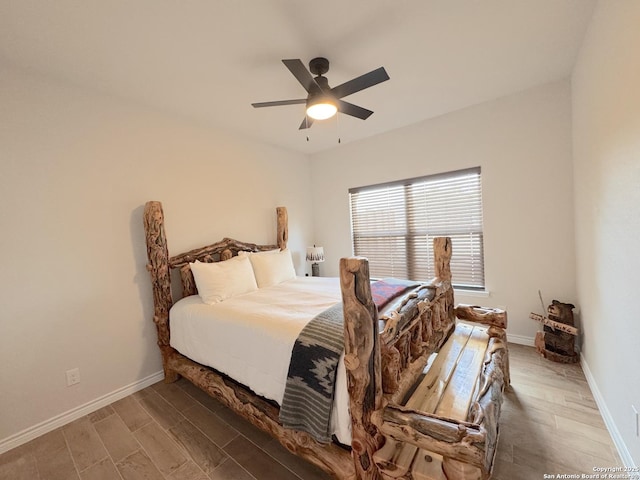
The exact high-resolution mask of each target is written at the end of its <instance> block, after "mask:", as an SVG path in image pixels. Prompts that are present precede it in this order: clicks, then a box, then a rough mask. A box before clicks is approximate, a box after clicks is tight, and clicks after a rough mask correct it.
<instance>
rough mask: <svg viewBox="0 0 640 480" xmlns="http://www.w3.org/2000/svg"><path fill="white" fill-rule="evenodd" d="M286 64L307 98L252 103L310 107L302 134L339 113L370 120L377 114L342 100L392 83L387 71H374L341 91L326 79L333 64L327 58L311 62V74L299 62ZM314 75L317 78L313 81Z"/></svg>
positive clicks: (353, 81) (301, 126) (266, 105)
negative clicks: (373, 87)
mask: <svg viewBox="0 0 640 480" xmlns="http://www.w3.org/2000/svg"><path fill="white" fill-rule="evenodd" d="M282 63H284V64H285V66H286V67H287V68H288V69H289V70H290V71H291V73H293V76H294V77H296V78H297V79H298V81H299V82H300V83H301V84H302V86H303V87H304V89H305V90H306V91H307V93H308V96H307V98H299V99H296V100H279V101H275V102H260V103H252V104H251V105H253V106H254V107H255V108H261V107H276V106H280V105H298V104H303V103H304V104H306V106H307V114H306V115H305V118H304V120H302V123H301V124H300V128H299V129H300V130H302V129H305V128H309V127H310V126H311V125H312V124H313V121H314V120H324V119H327V118H330V117H332V116H333V115H335V114H336V112H340V113H345V114H347V115H351V116H352V117H356V118H360V119H362V120H366V119H367V118H369V116H370V115H371V114H372V113H373V112H372V111H371V110H367V109H366V108H362V107H359V106H357V105H354V104H353V103H349V102H345V101H344V100H341V99H342V97H346V96H347V95H351V94H353V93H356V92H359V91H360V90H364V89H365V88H369V87H372V86H374V85H377V84H378V83H381V82H384V81H386V80H389V75H387V72H386V70H385V69H384V67H380V68H377V69H375V70H372V71H371V72H369V73H365V74H364V75H360V76H359V77H356V78H354V79H353V80H349V81H348V82H345V83H343V84H341V85H338V86H337V87H333V88H331V87H329V81H328V80H327V77H323V75H324V74H325V73H327V72H328V71H329V60H327V59H326V58H323V57H317V58H314V59H313V60H311V61H310V62H309V70H307V69H306V68H305V66H304V64H303V63H302V61H300V60H299V59H292V60H282ZM311 74H313V75H316V76H315V77H313V76H312V75H311Z"/></svg>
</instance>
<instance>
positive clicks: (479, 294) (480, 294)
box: [453, 288, 491, 298]
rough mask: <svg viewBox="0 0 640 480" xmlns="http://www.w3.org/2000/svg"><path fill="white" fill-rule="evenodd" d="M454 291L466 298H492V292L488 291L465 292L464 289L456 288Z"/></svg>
mask: <svg viewBox="0 0 640 480" xmlns="http://www.w3.org/2000/svg"><path fill="white" fill-rule="evenodd" d="M453 291H454V292H455V293H457V294H458V295H464V296H465V297H479V298H489V297H490V296H491V292H490V291H488V290H465V289H464V288H454V289H453Z"/></svg>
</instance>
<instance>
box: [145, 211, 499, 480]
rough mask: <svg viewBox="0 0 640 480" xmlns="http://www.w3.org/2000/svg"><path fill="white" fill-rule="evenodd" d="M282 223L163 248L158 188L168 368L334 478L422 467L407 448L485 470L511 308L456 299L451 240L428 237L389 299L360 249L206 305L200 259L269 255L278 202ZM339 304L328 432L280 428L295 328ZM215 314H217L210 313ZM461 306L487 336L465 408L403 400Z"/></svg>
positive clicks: (150, 218) (157, 311)
mask: <svg viewBox="0 0 640 480" xmlns="http://www.w3.org/2000/svg"><path fill="white" fill-rule="evenodd" d="M276 223H277V239H276V242H275V243H274V244H272V245H258V244H253V243H249V242H243V241H238V240H234V239H230V238H224V239H223V240H221V241H219V242H217V243H214V244H211V245H208V246H205V247H202V248H199V249H195V250H191V251H189V252H186V253H182V254H179V255H174V256H171V257H170V256H169V252H168V247H167V240H166V235H165V229H164V214H163V211H162V205H161V203H160V202H155V201H154V202H148V203H147V204H146V205H145V211H144V227H145V233H146V241H147V253H148V259H149V263H148V265H147V268H148V270H149V272H150V274H151V280H152V287H153V297H154V318H153V321H154V323H155V324H156V327H157V332H158V346H159V348H160V350H161V353H162V359H163V368H164V373H165V381H166V382H173V381H176V380H177V379H178V378H179V377H180V376H182V377H185V378H186V379H188V380H189V381H191V382H192V383H193V384H194V385H196V386H198V387H199V388H201V389H202V390H204V391H205V392H207V393H208V394H210V395H212V396H214V397H216V398H218V399H219V400H220V401H221V402H222V403H223V404H225V405H226V406H228V407H229V408H231V409H233V410H234V411H236V412H237V413H238V414H240V415H241V416H243V417H244V418H246V419H247V420H249V421H250V422H251V423H253V424H254V425H256V426H257V427H259V428H261V429H262V430H264V431H266V432H268V433H270V434H271V435H273V436H274V437H275V438H277V439H278V440H279V441H280V443H281V444H282V445H284V446H285V447H286V448H287V449H288V450H289V451H291V452H293V453H295V454H296V455H299V456H301V457H303V458H305V459H306V460H308V461H310V462H312V463H314V464H315V465H317V466H319V467H320V468H322V469H324V470H325V471H327V472H329V473H330V474H332V475H333V476H334V477H336V478H339V479H349V480H356V479H362V480H363V479H378V478H421V477H420V475H421V473H420V472H421V471H423V470H424V469H425V467H418V466H415V467H414V466H413V464H414V463H416V462H415V459H416V458H418V457H420V458H423V459H424V458H425V457H424V455H420V454H416V453H415V451H414V450H411V452H410V451H409V450H410V448H415V449H417V451H418V452H423V451H429V452H431V454H433V455H434V456H435V457H437V458H438V459H440V460H439V462H440V463H441V464H442V467H438V471H439V472H440V473H439V474H438V475H441V476H440V477H438V476H434V477H431V476H428V474H426V475H427V476H425V477H424V478H442V479H464V480H467V479H472V478H474V479H475V478H478V479H479V478H483V479H484V478H489V476H490V473H491V467H492V463H493V458H494V455H495V448H496V444H497V436H498V420H497V417H498V414H499V409H500V403H501V395H502V390H503V389H504V385H505V384H508V381H509V380H508V357H507V350H506V337H505V328H506V313H505V312H502V311H494V310H486V309H480V308H479V307H475V306H467V307H459V308H456V309H454V305H453V289H452V287H451V273H450V269H449V262H450V257H451V242H450V240H449V239H448V238H436V239H435V240H434V262H435V272H436V278H434V279H433V280H432V281H431V282H429V283H427V284H418V285H409V286H407V287H406V288H404V289H401V291H402V292H403V293H400V294H397V295H396V296H395V297H393V298H391V297H389V298H387V299H385V300H384V302H386V304H385V305H384V306H382V303H381V302H380V300H379V298H377V295H378V290H377V289H376V287H377V285H375V283H374V284H372V282H371V280H370V278H369V271H368V262H367V261H366V259H364V258H358V257H351V258H343V259H341V260H340V278H339V279H324V278H322V279H319V278H300V277H296V278H291V277H287V278H286V280H285V281H281V282H278V283H277V284H276V285H271V284H267V283H263V285H264V287H260V288H257V289H254V290H252V291H250V292H249V293H243V294H242V295H236V296H231V297H229V298H225V299H224V301H217V302H215V303H214V304H213V305H211V304H205V303H203V299H204V298H205V297H206V294H205V293H203V292H198V290H197V288H196V281H195V278H194V272H195V273H196V277H198V275H200V274H199V273H198V271H199V269H201V268H202V267H201V266H199V265H198V263H204V264H211V263H214V262H223V263H221V264H219V265H222V266H224V265H231V263H225V262H227V261H230V262H233V261H236V262H238V263H240V262H244V259H243V257H244V256H251V259H252V261H253V260H255V259H257V258H261V259H262V260H261V261H264V260H265V259H267V258H275V257H268V255H271V254H273V255H275V254H276V253H274V252H279V253H284V252H285V251H287V250H286V249H287V240H288V217H287V211H286V208H284V207H278V208H277V209H276ZM269 261H271V260H269ZM253 265H254V266H255V265H256V264H255V263H254V264H253ZM173 270H175V271H178V272H179V276H180V279H181V283H182V286H181V291H180V292H177V293H176V292H172V287H171V284H172V282H171V272H172V271H173ZM255 272H256V276H258V271H257V270H256V271H255ZM198 278H199V281H200V285H201V289H204V287H202V285H203V283H202V280H201V278H200V277H198ZM232 283H233V282H232ZM258 283H260V282H258ZM381 283H384V282H381ZM382 287H388V284H386V285H382ZM396 293H397V292H396ZM384 302H383V303H384ZM332 306H333V307H332ZM378 306H380V308H378ZM335 307H337V308H338V309H339V312H340V315H339V316H340V323H339V330H340V335H341V337H340V338H341V342H343V343H344V344H343V345H340V350H341V353H340V354H339V361H338V360H336V362H338V363H337V367H336V368H337V370H336V374H335V395H333V396H332V406H331V415H330V427H329V428H330V430H329V435H330V436H331V439H332V441H326V439H323V438H320V439H318V437H317V436H316V435H314V434H313V432H312V430H308V429H307V430H306V429H305V428H287V427H286V426H284V425H283V421H284V423H286V421H287V420H288V419H287V416H286V415H281V414H283V413H285V412H284V410H285V409H286V408H287V407H286V406H283V396H286V395H288V393H286V392H287V391H288V390H287V389H288V388H289V386H288V382H289V381H290V380H291V377H292V375H291V370H292V369H293V367H294V364H295V362H293V361H291V364H290V365H287V364H288V363H289V360H290V358H291V351H292V348H293V350H294V353H295V349H296V348H297V347H298V342H299V341H300V340H299V336H300V335H301V331H305V330H306V329H307V328H308V327H307V325H310V324H311V323H312V322H311V319H313V321H315V319H316V318H315V317H316V316H317V317H321V316H322V315H324V314H325V313H326V312H327V311H332V308H333V310H335V309H336V308H335ZM212 312H213V313H212ZM293 312H295V315H294V314H293ZM212 314H213V315H214V316H215V317H216V321H211V320H210V318H211V317H210V316H211V315H212ZM332 315H334V316H335V312H334V313H333V314H332ZM456 315H457V316H459V317H464V318H465V319H466V320H470V321H472V322H476V323H480V324H483V325H484V327H483V328H484V330H482V331H481V332H480V333H479V335H481V336H482V338H483V339H485V340H484V347H483V349H482V350H481V351H480V350H478V352H480V353H478V352H476V353H475V354H474V356H475V357H478V358H479V360H478V372H477V373H476V375H475V377H474V378H473V379H471V380H469V381H467V380H465V383H466V384H468V388H466V390H468V392H467V394H466V395H467V396H468V403H469V406H468V407H466V408H467V411H468V413H467V412H465V414H464V415H463V416H462V417H461V419H455V418H448V417H447V416H446V415H444V416H443V415H442V412H439V413H438V414H432V413H428V412H426V413H425V411H422V410H420V409H419V408H416V407H415V406H416V405H417V404H416V403H415V402H413V403H412V400H411V398H412V396H413V395H414V393H413V392H415V391H420V392H421V393H420V395H421V398H422V397H424V396H425V393H424V388H423V387H420V383H419V381H420V379H424V378H425V374H424V372H425V367H429V366H430V365H433V364H434V359H435V358H436V356H437V355H436V354H437V352H439V351H440V350H441V348H442V347H443V345H445V344H446V345H448V344H449V343H451V342H453V340H451V342H449V341H448V340H449V339H454V338H458V337H457V335H458V333H459V332H458V330H459V329H458V328H457V327H456ZM274 319H277V320H274ZM332 321H333V320H332ZM274 322H275V323H274ZM305 327H306V328H305ZM465 328H466V327H465ZM474 328H475V327H474ZM467 330H468V331H469V332H471V331H472V330H473V329H472V328H471V327H469V328H467ZM473 331H474V332H475V331H476V330H473ZM467 335H471V333H468V334H467ZM468 343H469V344H470V345H471V344H472V342H468ZM449 350H452V348H449V347H447V352H448V351H449ZM336 358H337V357H336ZM442 359H443V357H442V356H441V360H442ZM435 363H446V362H445V361H444V360H442V362H440V361H438V362H435ZM456 363H457V360H456ZM266 365H269V369H267V368H265V366H266ZM288 370H289V371H288ZM287 371H288V372H287ZM463 376H465V377H466V376H468V375H466V373H465V374H464V375H463ZM447 382H448V381H447ZM421 388H422V390H421ZM426 388H427V389H430V388H431V387H426ZM456 388H460V387H456ZM441 394H442V392H439V393H438V395H441ZM429 395H431V393H429ZM281 410H282V411H281ZM281 418H283V419H284V420H283V421H281ZM405 445H407V446H408V447H407V448H404V447H405ZM409 457H410V459H409V460H408V461H406V458H409ZM429 458H431V457H429ZM402 462H405V463H406V465H404V466H403V465H401V463H402ZM418 463H419V462H418ZM431 467H432V465H429V468H431ZM424 471H426V470H424Z"/></svg>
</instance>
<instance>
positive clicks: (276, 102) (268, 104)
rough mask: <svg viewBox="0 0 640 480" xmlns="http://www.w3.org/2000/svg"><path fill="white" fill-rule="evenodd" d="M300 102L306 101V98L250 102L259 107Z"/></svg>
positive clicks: (297, 103)
mask: <svg viewBox="0 0 640 480" xmlns="http://www.w3.org/2000/svg"><path fill="white" fill-rule="evenodd" d="M301 103H307V99H306V98H299V99H297V100H278V101H275V102H258V103H252V104H251V105H252V106H254V107H255V108H260V107H278V106H280V105H299V104H301Z"/></svg>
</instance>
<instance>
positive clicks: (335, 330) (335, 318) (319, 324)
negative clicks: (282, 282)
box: [280, 279, 419, 443]
mask: <svg viewBox="0 0 640 480" xmlns="http://www.w3.org/2000/svg"><path fill="white" fill-rule="evenodd" d="M417 285H419V284H418V283H417V282H413V281H409V280H396V279H385V280H380V281H377V282H374V283H372V284H371V294H372V297H373V299H374V302H375V303H376V306H378V307H382V306H383V305H385V304H386V303H388V302H389V301H390V300H392V299H394V298H396V297H397V296H398V295H401V294H403V293H405V292H406V291H407V290H409V289H411V288H413V287H416V286H417ZM343 324H344V319H343V315H342V303H338V304H336V305H334V306H332V307H330V308H328V309H327V310H325V311H324V312H322V313H320V314H319V315H318V316H317V317H315V318H314V319H312V320H311V321H310V322H309V323H307V325H306V326H305V327H304V328H303V329H302V332H300V335H299V336H298V339H297V340H296V343H295V344H294V346H293V351H292V352H291V362H290V364H289V373H288V375H287V383H286V385H285V390H284V397H283V399H282V405H281V406H280V423H282V425H283V426H284V427H286V428H291V429H294V430H302V431H304V432H307V433H308V434H310V435H311V436H312V437H313V438H315V439H316V440H317V441H318V442H320V443H328V442H329V441H331V407H332V406H333V392H334V385H335V380H336V371H337V368H338V362H339V360H340V355H341V354H342V352H343V351H344V326H343Z"/></svg>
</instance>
